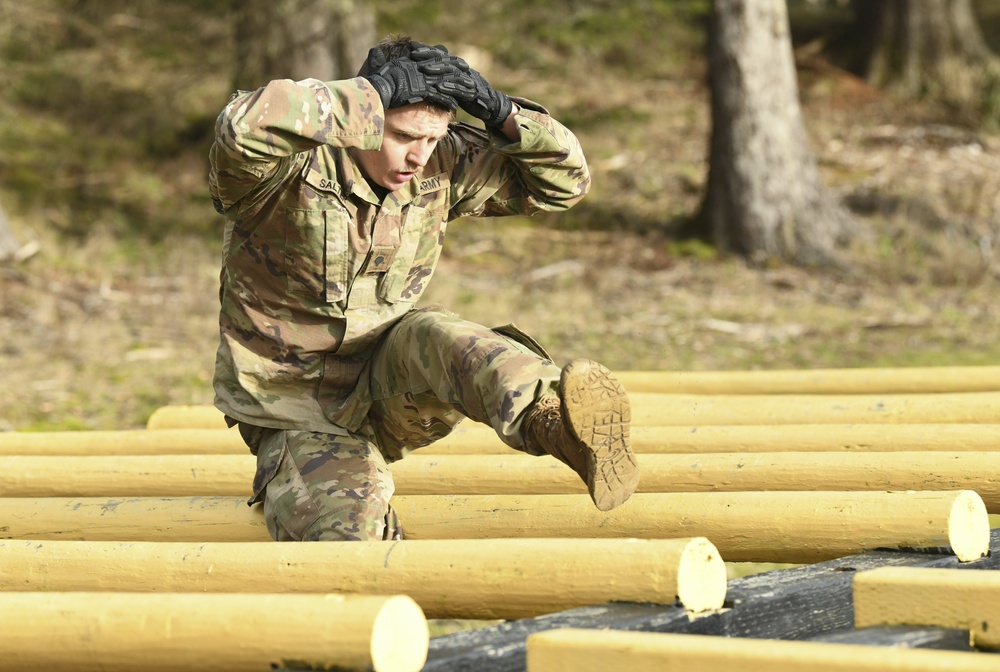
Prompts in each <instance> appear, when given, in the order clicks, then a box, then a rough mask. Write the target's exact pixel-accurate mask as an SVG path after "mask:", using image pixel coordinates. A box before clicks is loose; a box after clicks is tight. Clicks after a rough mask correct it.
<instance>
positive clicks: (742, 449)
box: [0, 423, 1000, 455]
mask: <svg viewBox="0 0 1000 672" xmlns="http://www.w3.org/2000/svg"><path fill="white" fill-rule="evenodd" d="M631 433H632V449H633V450H635V451H636V452H637V453H770V452H790V451H795V452H804V453H810V452H834V451H840V452H884V451H897V450H905V451H917V450H949V451H960V450H961V451H965V450H970V451H997V450H1000V424H955V423H949V424H940V423H939V424H899V423H889V424H884V423H864V424H829V425H813V424H789V425H702V426H698V427H694V426H683V425H677V426H634V427H632V432H631ZM0 436H2V435H0ZM0 446H2V444H0ZM431 453H433V454H436V455H478V454H496V455H511V454H517V451H515V450H513V449H512V448H509V447H508V446H507V445H505V444H504V443H503V442H502V441H500V439H499V438H497V436H496V434H495V433H494V432H493V430H492V429H490V428H488V427H485V426H482V425H477V424H474V423H463V424H461V425H459V426H458V427H457V428H456V429H455V431H454V432H452V433H451V434H450V435H449V436H447V437H445V438H443V439H441V440H439V441H436V442H434V443H432V444H431V445H429V446H427V447H426V448H421V449H420V450H419V452H418V453H417V454H418V455H426V454H431Z"/></svg>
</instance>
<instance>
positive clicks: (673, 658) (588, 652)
mask: <svg viewBox="0 0 1000 672" xmlns="http://www.w3.org/2000/svg"><path fill="white" fill-rule="evenodd" d="M996 669H997V663H996V661H995V660H993V659H992V657H990V656H983V655H982V654H976V653H969V652H955V651H926V650H914V649H896V648H879V647H872V646H860V645H857V644H823V643H816V642H796V641H768V640H759V639H739V638H733V637H713V636H705V635H678V634H666V633H655V632H625V631H621V630H575V629H565V630H550V631H548V632H542V633H538V634H534V635H531V636H530V637H529V638H528V642H527V672H598V671H599V670H600V671H603V670H629V671H630V672H689V671H690V670H698V672H732V671H733V670H739V671H740V672H801V671H802V670H809V671H810V672H885V671H886V670H892V671H893V672H939V671H940V670H962V671H963V672H985V671H986V670H996Z"/></svg>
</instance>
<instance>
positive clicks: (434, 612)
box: [0, 537, 726, 619]
mask: <svg viewBox="0 0 1000 672" xmlns="http://www.w3.org/2000/svg"><path fill="white" fill-rule="evenodd" d="M261 577H267V579H266V580H262V579H261ZM34 590H42V591H98V590H110V591H118V592H131V591H139V592H174V591H176V592H257V591H260V592H274V593H303V592H304V593H324V592H330V593H351V594H355V593H357V594H386V595H392V594H405V595H408V596H410V597H412V598H413V599H414V600H415V601H416V602H417V603H418V604H419V605H420V607H421V608H422V609H423V611H424V613H425V614H426V615H427V616H429V617H431V618H476V619H496V618H501V619H511V618H525V617H531V616H538V615H540V614H544V613H550V612H554V611H562V610H565V609H571V608H575V607H582V606H586V605H591V604H603V603H605V602H610V601H612V600H620V601H626V602H643V603H645V602H649V603H654V604H672V603H675V602H678V601H679V602H680V603H681V604H682V605H684V606H685V608H686V609H687V610H689V611H692V612H698V611H705V610H708V609H718V608H720V607H722V604H723V600H724V599H725V594H726V567H725V564H724V563H723V561H722V559H721V558H720V556H719V553H718V551H717V550H716V549H715V547H714V546H713V545H712V544H711V543H710V542H709V541H708V540H706V539H704V538H700V537H699V538H693V539H670V540H666V539H662V540H660V539H657V540H647V539H484V540H479V541H476V542H468V541H465V540H462V541H452V540H433V541H426V540H425V541H410V540H407V541H397V542H390V543H386V542H381V541H372V542H353V543H349V544H348V543H337V542H328V543H323V542H320V543H310V544H274V543H199V544H193V543H164V542H96V541H89V542H88V541H21V540H10V541H0V591H34Z"/></svg>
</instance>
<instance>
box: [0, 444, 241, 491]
mask: <svg viewBox="0 0 1000 672" xmlns="http://www.w3.org/2000/svg"><path fill="white" fill-rule="evenodd" d="M149 433H150V434H157V433H158V432H149ZM256 465H257V461H256V458H254V456H253V455H250V454H249V452H248V453H247V454H245V455H111V456H109V455H104V456H96V457H78V456H66V457H62V456H50V455H44V456H40V457H39V456H34V455H31V456H25V455H9V456H0V497H198V496H207V497H211V496H216V495H242V496H243V497H245V498H249V497H250V495H251V494H252V490H251V484H252V482H253V476H254V471H255V470H256Z"/></svg>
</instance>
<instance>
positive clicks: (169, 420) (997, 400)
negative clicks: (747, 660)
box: [147, 392, 1000, 429]
mask: <svg viewBox="0 0 1000 672" xmlns="http://www.w3.org/2000/svg"><path fill="white" fill-rule="evenodd" d="M629 399H630V401H631V404H632V424H633V425H635V426H678V425H680V426H693V425H786V424H807V423H808V424H823V425H828V424H850V423H866V424H869V423H910V424H931V423H941V424H954V423H973V424H975V423H979V424H1000V392H953V393H942V394H884V395H880V394H853V395H836V394H829V395H823V394H813V395H808V394H799V395H786V394H759V395H749V394H742V395H741V394H728V395H707V394H654V393H646V392H639V393H632V394H629ZM224 427H225V423H224V421H223V418H222V413H220V412H219V411H218V410H216V409H215V408H213V407H211V406H165V407H162V408H159V409H157V410H156V411H155V412H154V413H153V414H152V415H151V416H150V418H149V421H148V423H147V428H148V429H168V428H169V429H180V428H205V429H222V428H224Z"/></svg>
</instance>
